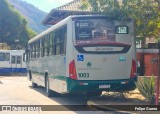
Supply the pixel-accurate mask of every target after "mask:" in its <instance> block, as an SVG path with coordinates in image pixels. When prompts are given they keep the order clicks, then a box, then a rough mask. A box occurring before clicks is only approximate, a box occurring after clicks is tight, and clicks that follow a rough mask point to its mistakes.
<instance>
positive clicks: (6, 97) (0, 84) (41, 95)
mask: <svg viewBox="0 0 160 114" xmlns="http://www.w3.org/2000/svg"><path fill="white" fill-rule="evenodd" d="M88 100H89V99H88V98H86V97H84V96H83V97H82V96H77V95H62V96H61V97H51V98H48V97H46V95H45V89H44V88H43V87H39V88H32V87H31V82H30V81H29V80H27V77H26V76H0V105H56V106H57V105H61V106H62V105H86V104H87V101H88ZM53 108H55V109H53ZM57 108H60V107H52V109H53V110H55V111H35V112H34V111H32V112H23V111H14V112H9V111H6V112H4V111H1V112H0V114H32V113H33V114H50V113H56V114H57V113H58V114H62V113H65V114H117V113H116V112H103V111H95V109H93V110H92V109H91V110H90V111H75V109H74V108H77V107H74V106H70V107H65V106H64V108H63V109H62V111H59V110H61V109H57ZM83 108H84V110H87V109H88V107H83ZM65 110H69V111H65Z"/></svg>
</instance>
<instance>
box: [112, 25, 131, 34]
mask: <svg viewBox="0 0 160 114" xmlns="http://www.w3.org/2000/svg"><path fill="white" fill-rule="evenodd" d="M115 30H116V34H128V33H129V29H128V26H116V28H115Z"/></svg>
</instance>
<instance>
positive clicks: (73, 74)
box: [69, 60, 77, 80]
mask: <svg viewBox="0 0 160 114" xmlns="http://www.w3.org/2000/svg"><path fill="white" fill-rule="evenodd" d="M69 77H70V78H71V79H74V80H77V73H76V66H75V61H74V60H72V61H71V62H70V64H69Z"/></svg>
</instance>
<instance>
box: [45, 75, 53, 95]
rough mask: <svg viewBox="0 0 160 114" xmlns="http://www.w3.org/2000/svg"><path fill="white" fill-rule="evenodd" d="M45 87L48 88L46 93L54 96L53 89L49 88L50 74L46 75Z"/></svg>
mask: <svg viewBox="0 0 160 114" xmlns="http://www.w3.org/2000/svg"><path fill="white" fill-rule="evenodd" d="M45 88H46V95H47V97H51V96H52V91H51V90H50V89H49V79H48V76H46V81H45Z"/></svg>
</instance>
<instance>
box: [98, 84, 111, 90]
mask: <svg viewBox="0 0 160 114" xmlns="http://www.w3.org/2000/svg"><path fill="white" fill-rule="evenodd" d="M104 88H110V85H99V89H104Z"/></svg>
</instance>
